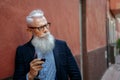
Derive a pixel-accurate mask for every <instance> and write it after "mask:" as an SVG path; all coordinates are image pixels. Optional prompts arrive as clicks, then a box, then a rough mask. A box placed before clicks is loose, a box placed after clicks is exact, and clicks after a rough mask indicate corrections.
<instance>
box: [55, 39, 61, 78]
mask: <svg viewBox="0 0 120 80" xmlns="http://www.w3.org/2000/svg"><path fill="white" fill-rule="evenodd" d="M58 48H59V47H58V45H57V43H56V41H55V48H54V49H53V54H54V59H55V64H56V78H57V80H62V79H61V76H60V72H61V68H60V65H59V63H60V59H59V49H58Z"/></svg>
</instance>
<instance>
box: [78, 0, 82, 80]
mask: <svg viewBox="0 0 120 80" xmlns="http://www.w3.org/2000/svg"><path fill="white" fill-rule="evenodd" d="M79 3H80V4H79V20H80V22H79V23H80V26H79V27H80V33H79V34H80V66H81V76H82V78H83V56H82V8H81V7H82V6H81V5H82V3H81V0H80V2H79ZM82 80H83V79H82Z"/></svg>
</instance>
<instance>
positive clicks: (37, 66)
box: [28, 59, 44, 80]
mask: <svg viewBox="0 0 120 80" xmlns="http://www.w3.org/2000/svg"><path fill="white" fill-rule="evenodd" d="M43 63H44V61H41V60H40V59H34V60H32V61H31V62H30V71H29V73H28V79H29V80H33V79H34V77H35V76H37V74H38V72H39V70H41V69H42V64H43Z"/></svg>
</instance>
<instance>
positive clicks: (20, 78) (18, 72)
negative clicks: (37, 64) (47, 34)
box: [13, 47, 26, 80]
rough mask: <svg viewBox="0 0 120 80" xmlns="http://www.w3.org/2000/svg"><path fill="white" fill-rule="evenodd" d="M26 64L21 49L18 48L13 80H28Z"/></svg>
mask: <svg viewBox="0 0 120 80" xmlns="http://www.w3.org/2000/svg"><path fill="white" fill-rule="evenodd" d="M24 64H25V63H24V57H23V53H22V50H21V47H18V48H17V50H16V58H15V71H14V75H13V80H26V72H25V65H24Z"/></svg>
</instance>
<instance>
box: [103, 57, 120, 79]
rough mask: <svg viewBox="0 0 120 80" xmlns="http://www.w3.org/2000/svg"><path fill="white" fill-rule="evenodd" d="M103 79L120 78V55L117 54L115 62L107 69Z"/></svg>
mask: <svg viewBox="0 0 120 80" xmlns="http://www.w3.org/2000/svg"><path fill="white" fill-rule="evenodd" d="M101 80H120V55H119V56H116V58H115V64H112V65H111V66H110V67H109V68H108V69H107V70H106V72H105V73H104V75H103V77H102V79H101Z"/></svg>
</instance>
